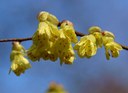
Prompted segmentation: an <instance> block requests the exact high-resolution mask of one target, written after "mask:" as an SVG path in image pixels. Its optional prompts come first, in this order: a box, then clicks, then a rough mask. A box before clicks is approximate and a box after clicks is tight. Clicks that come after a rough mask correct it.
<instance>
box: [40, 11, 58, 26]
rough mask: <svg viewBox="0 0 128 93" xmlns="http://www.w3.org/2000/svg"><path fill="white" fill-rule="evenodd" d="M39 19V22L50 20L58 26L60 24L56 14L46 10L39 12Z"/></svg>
mask: <svg viewBox="0 0 128 93" xmlns="http://www.w3.org/2000/svg"><path fill="white" fill-rule="evenodd" d="M38 21H39V22H44V21H49V22H50V23H52V24H54V25H56V26H57V25H58V24H59V21H58V19H57V18H56V17H55V16H54V15H52V14H50V13H48V12H45V11H42V12H40V13H39V15H38Z"/></svg>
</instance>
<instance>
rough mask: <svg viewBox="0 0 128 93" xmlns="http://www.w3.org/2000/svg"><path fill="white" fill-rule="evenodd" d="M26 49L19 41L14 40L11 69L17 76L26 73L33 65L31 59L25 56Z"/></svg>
mask: <svg viewBox="0 0 128 93" xmlns="http://www.w3.org/2000/svg"><path fill="white" fill-rule="evenodd" d="M24 56H25V49H24V48H23V46H22V45H21V44H20V43H19V42H13V46H12V52H11V54H10V60H11V62H12V64H11V68H10V71H11V70H12V71H13V72H14V73H15V74H16V75H17V76H19V75H20V74H21V73H24V72H25V70H27V69H28V68H30V67H31V65H30V63H29V61H28V60H27V59H26V58H25V57H24Z"/></svg>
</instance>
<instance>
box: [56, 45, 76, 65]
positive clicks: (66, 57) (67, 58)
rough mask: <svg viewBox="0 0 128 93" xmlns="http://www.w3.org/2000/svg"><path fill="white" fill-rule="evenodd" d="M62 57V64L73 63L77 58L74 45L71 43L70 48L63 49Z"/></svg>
mask: <svg viewBox="0 0 128 93" xmlns="http://www.w3.org/2000/svg"><path fill="white" fill-rule="evenodd" d="M59 58H60V64H61V65H62V64H63V63H65V64H72V63H73V61H74V59H75V53H74V51H73V48H72V46H71V45H70V47H69V49H67V50H65V51H62V53H61V54H60V55H59Z"/></svg>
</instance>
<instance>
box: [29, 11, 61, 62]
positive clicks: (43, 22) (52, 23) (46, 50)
mask: <svg viewBox="0 0 128 93" xmlns="http://www.w3.org/2000/svg"><path fill="white" fill-rule="evenodd" d="M38 20H39V26H38V29H37V31H36V32H35V33H34V35H33V37H32V41H33V45H32V46H31V47H30V48H29V49H28V58H29V59H31V60H32V61H37V60H40V58H43V59H44V60H48V59H50V60H52V61H55V60H57V58H56V57H55V56H54V53H53V51H52V50H53V45H54V44H53V43H54V42H55V41H56V39H57V38H58V36H59V31H58V24H59V21H58V19H57V18H56V17H55V16H54V15H52V14H50V13H48V12H44V11H43V12H41V13H39V15H38Z"/></svg>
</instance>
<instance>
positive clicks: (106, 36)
mask: <svg viewBox="0 0 128 93" xmlns="http://www.w3.org/2000/svg"><path fill="white" fill-rule="evenodd" d="M102 38H103V44H104V47H105V54H106V58H107V60H109V59H110V56H112V57H114V58H116V57H118V56H119V51H120V50H122V47H121V45H119V44H117V43H116V42H115V41H114V38H115V36H114V35H113V33H111V32H108V31H104V32H103V37H102Z"/></svg>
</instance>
